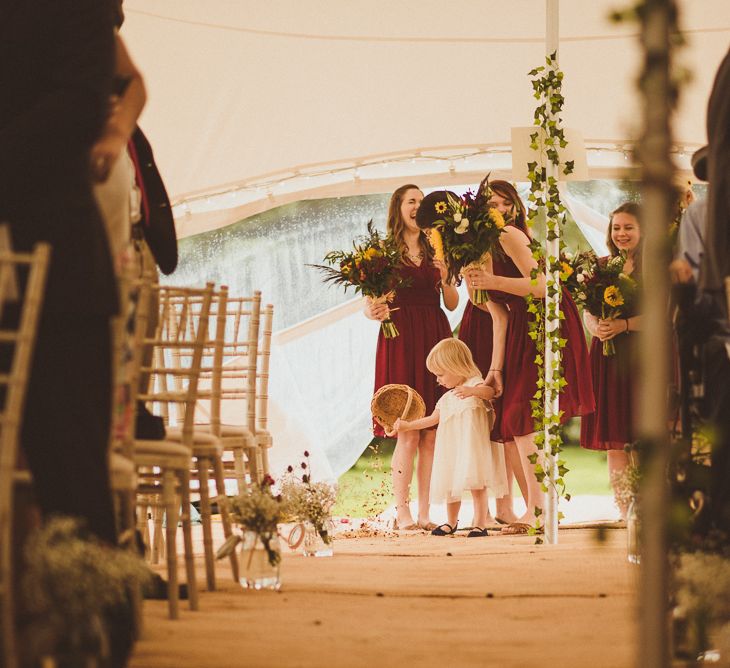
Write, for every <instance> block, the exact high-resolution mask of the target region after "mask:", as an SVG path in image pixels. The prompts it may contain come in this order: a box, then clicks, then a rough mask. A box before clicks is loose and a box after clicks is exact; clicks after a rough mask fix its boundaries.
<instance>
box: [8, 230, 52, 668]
mask: <svg viewBox="0 0 730 668" xmlns="http://www.w3.org/2000/svg"><path fill="white" fill-rule="evenodd" d="M49 257H50V247H49V246H48V244H37V245H36V246H35V248H34V250H33V251H32V252H31V253H13V252H10V251H7V250H4V251H2V252H0V279H1V280H0V284H1V285H0V292H1V293H2V298H3V301H2V302H0V312H1V311H2V305H3V304H4V299H5V297H6V296H7V295H8V293H9V291H8V290H6V281H7V280H9V278H12V277H13V276H15V275H16V271H17V269H18V268H20V267H28V280H27V282H26V283H25V289H24V290H23V295H22V307H21V315H20V320H19V324H18V325H17V327H10V326H7V327H6V326H4V325H3V326H2V327H0V344H1V345H2V347H3V348H5V349H6V350H5V351H4V352H5V353H7V352H9V355H8V356H7V357H5V356H4V360H5V359H9V360H10V365H9V371H6V370H5V369H3V370H2V373H0V387H1V388H2V393H3V394H4V401H2V407H1V408H0V658H1V659H2V665H3V666H5V667H6V668H16V666H17V665H18V656H17V648H16V636H15V621H14V591H13V585H14V578H13V561H12V560H13V512H14V511H13V498H14V489H15V486H16V485H17V484H27V483H29V482H30V475H29V474H28V472H19V471H17V470H16V464H17V454H18V440H19V435H20V426H21V425H20V422H21V418H22V415H23V403H24V399H25V392H26V388H27V384H28V376H29V373H30V369H31V358H32V354H33V346H34V343H35V339H36V332H37V328H38V320H39V318H40V311H41V305H42V302H43V294H44V288H45V282H46V274H47V271H48V262H49ZM16 287H17V285H16ZM14 291H15V289H13V290H10V292H14Z"/></svg>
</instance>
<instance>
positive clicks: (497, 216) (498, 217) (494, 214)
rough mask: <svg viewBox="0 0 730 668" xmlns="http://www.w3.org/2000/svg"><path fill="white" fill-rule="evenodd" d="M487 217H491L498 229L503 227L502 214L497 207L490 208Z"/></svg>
mask: <svg viewBox="0 0 730 668" xmlns="http://www.w3.org/2000/svg"><path fill="white" fill-rule="evenodd" d="M489 217H490V218H491V219H492V222H493V223H494V226H495V227H496V228H497V229H498V230H501V229H502V228H503V227H504V225H505V222H504V216H503V215H502V214H501V213H500V212H499V211H497V209H490V211H489Z"/></svg>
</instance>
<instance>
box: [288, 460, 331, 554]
mask: <svg viewBox="0 0 730 668" xmlns="http://www.w3.org/2000/svg"><path fill="white" fill-rule="evenodd" d="M304 457H305V459H306V461H304V462H302V463H301V465H300V466H301V468H302V470H303V471H304V473H303V474H302V477H301V478H297V477H296V476H295V475H294V467H293V466H289V467H288V469H287V473H288V475H286V476H285V477H284V479H283V481H282V483H281V495H282V497H283V498H284V504H285V506H286V510H287V513H288V515H289V516H290V518H291V519H294V520H297V521H299V522H310V523H311V524H312V526H314V530H315V531H316V532H317V534H318V535H319V537H320V538H321V539H322V542H323V543H325V545H329V544H330V543H331V542H332V535H331V534H330V531H329V525H330V520H331V517H332V507H333V506H334V505H335V501H336V500H337V494H336V492H335V488H334V487H333V486H332V485H330V484H328V483H326V482H312V477H311V473H310V468H309V453H308V452H307V451H306V450H305V451H304Z"/></svg>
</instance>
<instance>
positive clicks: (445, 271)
mask: <svg viewBox="0 0 730 668" xmlns="http://www.w3.org/2000/svg"><path fill="white" fill-rule="evenodd" d="M433 266H434V267H436V269H438V270H439V274H441V282H442V283H446V280H447V279H448V277H449V268H448V267H447V266H446V264H445V263H443V262H441V260H434V261H433Z"/></svg>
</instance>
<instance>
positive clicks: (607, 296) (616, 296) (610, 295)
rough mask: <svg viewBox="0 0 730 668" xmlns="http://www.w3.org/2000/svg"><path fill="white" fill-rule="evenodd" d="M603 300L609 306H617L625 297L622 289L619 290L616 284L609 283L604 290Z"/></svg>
mask: <svg viewBox="0 0 730 668" xmlns="http://www.w3.org/2000/svg"><path fill="white" fill-rule="evenodd" d="M603 301H604V302H606V304H608V305H609V306H613V307H614V308H616V307H617V306H621V305H622V304H623V303H624V297H623V295H622V294H621V290H619V289H618V288H617V287H616V286H615V285H609V286H608V287H607V288H606V289H605V290H604V291H603Z"/></svg>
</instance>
